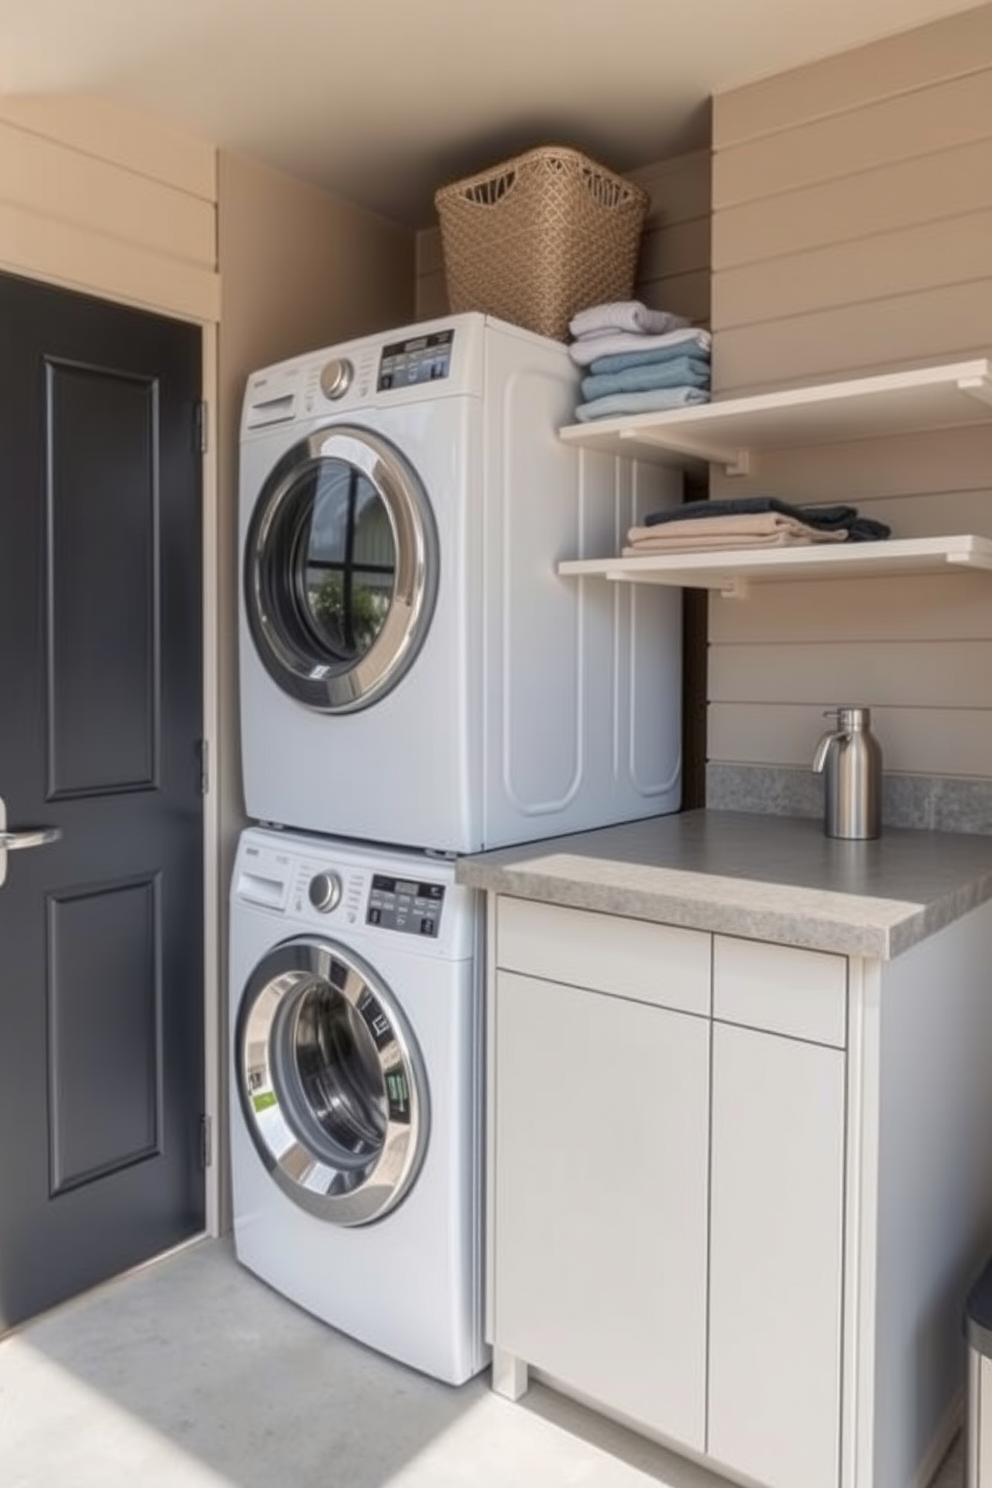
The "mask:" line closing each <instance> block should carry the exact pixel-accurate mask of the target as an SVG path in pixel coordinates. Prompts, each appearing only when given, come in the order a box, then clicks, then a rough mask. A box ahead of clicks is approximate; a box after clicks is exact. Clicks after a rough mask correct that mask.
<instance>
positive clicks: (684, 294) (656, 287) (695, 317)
mask: <svg viewBox="0 0 992 1488" xmlns="http://www.w3.org/2000/svg"><path fill="white" fill-rule="evenodd" d="M634 294H635V295H636V297H637V298H638V299H639V300H643V301H644V303H645V304H646V305H651V306H652V307H653V308H655V309H657V310H670V311H671V312H672V313H673V314H674V315H684V316H686V317H687V318H688V319H689V320H690V321H691V322H692V324H693V325H699V326H708V325H709V323H710V274H709V270H708V269H698V270H697V271H696V272H695V273H692V274H671V275H669V276H668V278H665V279H647V280H643V279H639V280H638V281H637V283H636V284H635V285H634Z"/></svg>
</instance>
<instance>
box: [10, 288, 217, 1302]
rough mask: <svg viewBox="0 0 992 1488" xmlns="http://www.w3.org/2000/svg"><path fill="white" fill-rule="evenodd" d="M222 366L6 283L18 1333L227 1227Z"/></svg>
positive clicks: (160, 332) (190, 348)
mask: <svg viewBox="0 0 992 1488" xmlns="http://www.w3.org/2000/svg"><path fill="white" fill-rule="evenodd" d="M200 364H201V354H200V333H199V331H198V329H197V328H195V327H193V326H188V325H184V324H180V323H178V322H172V321H168V320H165V319H163V318H161V317H157V316H152V315H148V314H145V313H144V312H141V311H136V310H131V309H128V308H125V307H122V306H117V305H112V304H109V303H105V302H102V301H99V300H95V299H90V298H88V297H85V296H80V295H72V294H69V293H67V292H65V291H62V290H57V289H53V288H50V287H48V286H44V285H40V284H34V283H31V282H28V281H24V280H18V279H15V278H9V277H4V276H0V450H2V455H0V459H2V461H3V464H2V466H0V795H2V796H3V797H4V799H5V803H6V811H7V817H8V822H9V827H10V829H18V828H24V827H29V826H34V825H46V826H52V827H57V828H58V829H59V830H60V831H61V837H60V839H59V840H58V841H57V842H56V843H55V844H53V845H50V846H46V847H43V848H38V849H34V850H30V851H23V852H16V853H11V854H10V855H9V857H8V861H7V880H6V883H5V884H4V885H3V887H2V888H0V1195H2V1202H0V1331H2V1329H3V1328H4V1327H6V1326H9V1325H11V1324H12V1323H14V1322H17V1321H18V1320H20V1319H21V1318H24V1317H26V1316H29V1315H30V1314H32V1313H34V1312H37V1311H39V1310H40V1309H42V1308H44V1307H48V1306H50V1305H52V1304H53V1303H55V1302H57V1301H59V1300H61V1299H62V1298H64V1297H67V1296H70V1295H71V1294H73V1293H74V1292H76V1291H79V1290H81V1289H82V1288H84V1287H86V1286H89V1285H92V1284H93V1283H95V1282H97V1281H99V1280H102V1279H104V1278H105V1277H107V1276H109V1275H112V1274H114V1273H115V1272H118V1271H120V1270H122V1269H124V1268H125V1267H127V1266H130V1265H133V1264H135V1263H137V1262H139V1261H142V1260H145V1259H148V1258H149V1257H150V1256H152V1255H154V1254H156V1253H157V1252H159V1251H161V1250H163V1249H165V1248H167V1247H168V1246H170V1245H173V1244H175V1243H177V1242H178V1241H180V1240H182V1239H183V1238H185V1237H187V1236H189V1235H191V1234H195V1233H196V1232H197V1231H199V1230H200V1229H202V1226H203V1219H204V1179H203V1172H202V1168H201V1163H200V1120H201V1111H202V1107H203V973H202V962H203V954H202V946H203V925H202V897H203V895H202V887H203V883H202V800H201V797H200V795H199V768H198V741H199V738H200V735H201V732H202V672H201V635H202V627H201V613H200V588H201V577H200V563H201V554H200V531H201V520H200V457H199V454H198V452H197V450H196V448H195V441H194V433H193V431H194V423H195V413H196V405H197V401H198V398H199V389H200Z"/></svg>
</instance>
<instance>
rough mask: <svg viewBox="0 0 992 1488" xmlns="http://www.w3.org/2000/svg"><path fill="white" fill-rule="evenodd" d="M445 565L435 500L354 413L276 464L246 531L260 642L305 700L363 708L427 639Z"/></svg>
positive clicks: (341, 709) (335, 708)
mask: <svg viewBox="0 0 992 1488" xmlns="http://www.w3.org/2000/svg"><path fill="white" fill-rule="evenodd" d="M437 568H438V542H437V531H436V527H435V523H434V515H433V512H432V511H431V506H430V502H429V500H428V498H427V493H426V492H425V490H424V488H423V486H422V484H421V482H420V480H419V478H418V476H417V474H416V472H415V471H414V470H413V468H412V466H411V465H410V464H409V462H408V461H407V460H405V459H404V458H403V456H402V455H401V454H400V452H399V451H398V450H397V449H396V448H395V447H394V446H393V445H391V444H390V443H389V441H388V440H385V439H382V438H380V437H379V436H378V435H376V434H374V433H372V432H370V431H369V430H367V429H361V428H358V427H353V426H349V425H345V424H339V425H337V426H335V427H334V428H333V429H329V430H328V429H325V430H323V431H322V432H320V433H317V434H314V435H311V436H310V438H308V439H305V440H301V441H300V443H299V444H296V445H294V446H293V448H292V449H290V450H288V451H287V453H286V454H285V455H284V456H283V458H282V459H281V460H280V462H279V463H278V465H276V467H275V468H274V469H273V471H272V472H271V474H270V476H269V478H268V480H267V481H266V482H265V484H264V486H263V487H262V490H261V492H260V493H259V496H258V499H257V501H256V503H255V507H254V510H253V512H252V517H251V521H250V524H249V528H248V532H247V535H246V539H245V553H244V574H243V578H242V582H243V586H244V603H245V609H246V614H247V619H248V625H249V628H250V631H251V634H252V637H253V640H254V643H255V647H256V650H257V651H258V654H259V656H260V657H261V659H262V662H263V663H264V665H265V667H266V668H267V670H268V671H269V673H270V675H271V676H272V677H273V678H274V680H275V681H276V682H277V683H278V685H279V686H280V687H281V688H282V689H283V691H284V692H286V693H288V694H289V695H290V696H291V697H293V698H296V699H297V700H298V701H299V702H302V703H305V704H306V705H307V706H308V707H311V708H315V709H319V710H320V711H322V712H327V713H350V712H354V711H356V710H357V709H359V708H366V707H368V706H369V705H370V704H371V703H375V702H377V701H378V700H379V699H380V698H381V697H383V696H384V695H385V694H386V693H387V692H389V690H390V689H391V688H393V687H395V686H396V684H397V682H398V681H399V680H400V678H401V677H402V676H403V674H404V673H405V672H406V671H407V669H408V668H409V667H410V666H411V664H412V663H413V661H414V659H415V657H416V655H417V652H418V651H419V649H420V647H421V645H422V644H423V640H424V637H425V635H426V634H427V629H428V627H429V625H430V620H431V615H432V613H433V609H434V600H435V596H436V593H437Z"/></svg>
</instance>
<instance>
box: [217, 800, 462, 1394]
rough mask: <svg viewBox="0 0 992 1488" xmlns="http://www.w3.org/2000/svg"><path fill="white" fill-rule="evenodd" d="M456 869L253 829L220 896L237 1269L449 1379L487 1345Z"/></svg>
mask: <svg viewBox="0 0 992 1488" xmlns="http://www.w3.org/2000/svg"><path fill="white" fill-rule="evenodd" d="M453 874H454V866H453V864H452V863H451V862H449V861H446V860H443V859H442V860H435V859H432V858H431V857H429V856H428V855H426V854H414V853H402V854H401V853H396V852H388V851H383V850H377V849H375V848H369V847H367V846H365V845H363V844H358V843H347V842H338V841H331V840H328V839H326V838H317V837H307V836H304V835H299V834H292V833H288V832H281V831H272V830H267V829H265V828H258V827H252V828H249V829H248V830H247V831H245V832H244V833H243V834H242V837H241V840H240V843H239V845H238V852H237V859H236V864H235V870H234V877H233V881H232V886H231V922H230V936H231V941H230V951H231V955H230V1008H231V1020H230V1033H231V1048H232V1052H233V1067H232V1079H231V1177H232V1188H233V1203H234V1239H235V1249H236V1253H237V1256H238V1259H239V1260H240V1261H241V1262H242V1263H243V1264H244V1265H246V1266H247V1267H249V1268H250V1269H251V1270H252V1271H254V1272H255V1273H256V1274H257V1275H258V1276H260V1277H262V1278H263V1280H265V1281H266V1282H268V1283H269V1284H270V1285H271V1286H273V1287H274V1288H276V1290H277V1291H279V1292H281V1293H282V1294H283V1295H284V1296H286V1297H289V1298H291V1299H292V1300H293V1301H294V1302H296V1303H298V1304H299V1305H300V1306H301V1307H304V1308H306V1310H307V1311H308V1312H310V1313H312V1314H314V1316H316V1317H318V1318H321V1319H323V1321H324V1322H326V1323H329V1324H331V1325H332V1326H334V1327H335V1328H339V1329H341V1330H342V1331H343V1332H345V1333H348V1334H350V1335H351V1336H352V1337H354V1338H357V1339H360V1340H361V1341H362V1342H363V1343H366V1344H368V1345H369V1346H370V1347H372V1348H374V1349H378V1350H379V1351H380V1352H382V1353H384V1354H388V1355H389V1356H391V1357H392V1358H394V1359H398V1360H401V1361H402V1362H403V1363H406V1364H410V1365H412V1366H413V1367H414V1368H416V1369H419V1370H422V1371H424V1372H425V1373H426V1374H430V1375H432V1376H434V1377H435V1378H437V1379H440V1380H445V1381H447V1382H449V1383H451V1384H460V1383H462V1382H463V1381H465V1380H467V1379H469V1378H470V1377H471V1376H472V1375H474V1374H476V1373H477V1372H478V1371H479V1370H480V1369H481V1368H482V1367H483V1365H484V1364H485V1363H486V1359H487V1351H486V1348H485V1346H484V1343H483V1336H482V1220H481V1214H482V1136H481V1130H482V1089H481V1059H480V1043H481V1037H482V1029H481V1019H482V1009H481V993H480V985H481V973H482V959H481V955H480V954H479V946H478V938H479V931H480V916H479V913H478V907H477V902H476V897H475V894H474V891H472V890H469V889H466V888H464V887H462V886H460V885H456V884H455V883H454V881H453Z"/></svg>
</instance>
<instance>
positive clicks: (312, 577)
mask: <svg viewBox="0 0 992 1488" xmlns="http://www.w3.org/2000/svg"><path fill="white" fill-rule="evenodd" d="M307 510H308V517H307V520H306V522H305V524H304V528H303V531H302V532H301V534H300V543H299V547H298V550H297V552H298V555H299V556H298V559H297V563H296V564H294V567H295V568H296V569H297V578H298V581H299V579H300V578H302V582H303V586H304V593H305V601H304V602H305V607H306V610H307V611H308V614H309V619H310V622H311V624H312V625H313V627H314V630H315V632H316V636H317V639H318V640H319V641H320V642H321V644H322V646H323V647H326V648H327V650H329V651H330V653H331V655H332V656H333V657H334V658H335V659H336V660H339V661H353V660H355V659H356V658H358V657H360V656H362V655H364V654H365V652H366V651H368V650H369V648H370V647H371V645H372V643H373V642H374V641H375V639H376V637H377V636H378V634H379V632H380V630H381V629H382V627H383V625H384V623H385V620H386V615H387V613H388V611H389V606H390V603H391V600H392V595H393V584H394V578H395V570H396V544H395V540H394V537H393V529H392V525H391V523H390V520H389V513H388V510H387V508H386V506H385V503H384V502H383V500H382V498H381V496H380V494H379V492H378V491H377V490H376V488H375V486H373V485H372V483H371V482H370V481H369V480H368V479H367V478H366V476H364V475H363V474H362V472H361V471H359V470H357V469H356V468H355V467H354V466H353V465H348V464H346V463H345V462H344V461H343V460H333V459H332V460H324V461H323V462H322V463H321V465H320V466H319V467H318V469H317V471H316V473H315V475H314V478H313V493H312V497H311V499H310V501H309V503H308V504H307Z"/></svg>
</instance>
